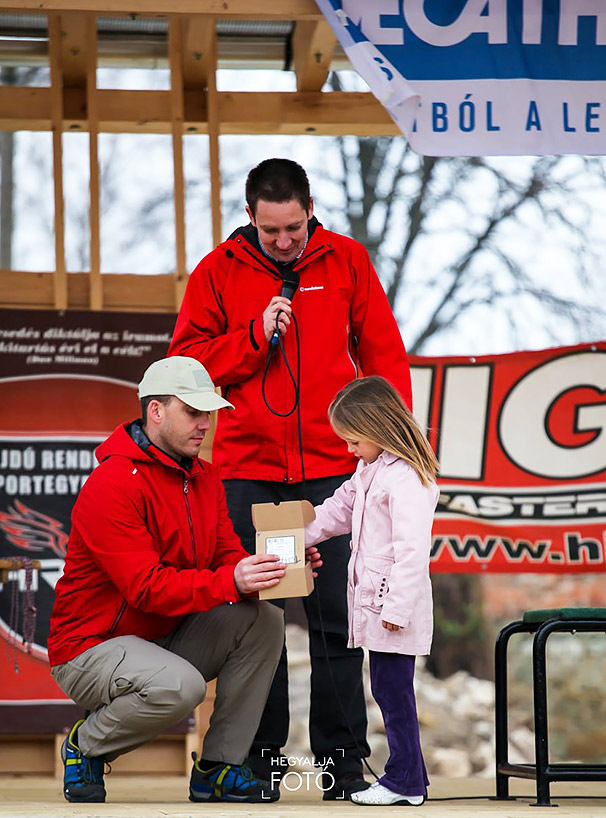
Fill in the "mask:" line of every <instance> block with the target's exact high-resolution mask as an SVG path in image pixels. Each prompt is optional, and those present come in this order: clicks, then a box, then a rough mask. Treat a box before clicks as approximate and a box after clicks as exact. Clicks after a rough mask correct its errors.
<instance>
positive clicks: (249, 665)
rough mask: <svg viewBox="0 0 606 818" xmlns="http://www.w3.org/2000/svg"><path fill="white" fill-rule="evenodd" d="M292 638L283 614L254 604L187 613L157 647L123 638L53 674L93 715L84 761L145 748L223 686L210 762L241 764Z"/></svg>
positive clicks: (83, 744)
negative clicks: (212, 688)
mask: <svg viewBox="0 0 606 818" xmlns="http://www.w3.org/2000/svg"><path fill="white" fill-rule="evenodd" d="M283 641H284V616H283V613H282V611H281V610H280V609H279V608H277V607H276V606H275V605H271V604H270V603H268V602H259V601H258V600H256V599H246V600H243V601H241V602H238V603H237V604H235V605H229V604H226V605H220V606H219V607H216V608H213V609H212V610H210V611H207V612H204V613H198V614H191V615H190V616H186V617H185V618H184V619H183V621H182V622H181V623H180V624H179V625H178V627H177V628H176V629H175V630H174V631H173V632H172V633H171V634H169V635H168V636H165V637H162V638H161V639H158V640H156V641H155V642H148V641H146V640H145V639H141V638H139V637H138V636H119V637H117V638H115V639H109V640H108V641H107V642H103V643H101V644H100V645H95V647H92V648H89V649H88V650H86V651H84V653H81V654H80V655H79V656H76V658H75V659H72V660H71V661H69V662H66V663H65V664H63V665H57V666H56V667H54V668H53V669H52V674H53V677H54V679H55V681H56V682H57V684H58V685H59V687H60V688H61V689H62V690H63V691H64V692H65V693H66V694H67V695H68V696H69V697H70V698H71V699H73V700H74V701H75V702H76V703H77V704H78V705H80V706H81V707H83V708H85V709H86V710H90V711H91V714H90V715H89V716H88V718H87V719H86V721H85V722H84V724H83V725H81V726H80V728H79V730H78V745H79V747H80V749H81V750H82V752H83V753H84V755H86V756H91V757H93V758H94V757H99V756H104V757H105V758H106V760H107V761H112V760H113V759H115V758H117V757H118V756H120V755H122V754H123V753H128V752H129V751H130V750H134V749H135V748H136V747H140V746H141V745H142V744H146V743H147V742H148V741H151V740H152V739H153V738H155V737H156V736H158V735H159V734H160V733H162V732H163V731H164V730H165V729H166V728H168V727H171V726H172V725H174V724H176V723H177V722H179V721H180V720H181V719H183V718H185V717H186V716H187V714H188V713H190V712H191V711H192V710H193V708H194V707H196V705H198V704H200V702H201V701H203V699H204V696H205V694H206V682H207V681H210V680H212V679H216V680H217V691H216V700H215V707H214V711H213V714H212V717H211V720H210V727H209V729H208V732H207V733H206V736H205V738H204V746H203V752H202V755H203V757H204V758H206V759H209V760H212V761H224V762H230V763H232V764H241V763H242V762H243V761H244V759H245V758H246V756H247V754H248V750H249V747H250V745H251V744H252V740H253V738H254V736H255V732H256V730H257V727H258V725H259V721H260V720H261V714H262V712H263V708H264V706H265V702H266V700H267V696H268V693H269V688H270V686H271V682H272V679H273V676H274V672H275V669H276V666H277V664H278V659H279V657H280V653H281V650H282V645H283Z"/></svg>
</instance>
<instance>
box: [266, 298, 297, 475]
mask: <svg viewBox="0 0 606 818" xmlns="http://www.w3.org/2000/svg"><path fill="white" fill-rule="evenodd" d="M291 315H292V319H293V324H294V328H295V341H296V348H297V377H296V378H295V376H294V375H293V372H292V369H291V368H290V363H289V361H288V357H287V355H286V350H285V349H284V342H283V341H282V335H281V334H280V329H279V324H278V318H279V316H280V311H278V314H277V315H276V330H275V331H276V332H277V333H278V350H279V353H280V355H281V356H282V358H283V360H284V365H285V366H286V371H287V372H288V377H289V378H290V381H291V383H292V385H293V390H294V401H293V404H292V406H291V407H290V409H289V410H288V411H287V412H278V410H277V409H274V407H273V406H272V405H271V403H270V402H269V399H268V397H267V392H266V383H267V373H268V371H269V365H270V363H271V359H272V356H273V354H274V350H275V347H272V346H271V345H270V347H269V352H268V354H267V360H266V361H265V369H264V370H263V377H262V379H261V395H262V397H263V402H264V403H265V405H266V406H267V408H268V409H269V411H270V412H271V414H272V415H275V416H276V417H279V418H288V417H290V416H291V415H292V414H293V412H295V411H296V413H297V431H298V436H299V457H300V458H301V482H302V484H303V491H305V486H306V483H305V463H304V460H303V433H302V429H301V341H300V338H299V324H298V323H297V318H296V316H295V314H294V312H292V313H291Z"/></svg>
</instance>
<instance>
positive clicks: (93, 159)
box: [86, 14, 103, 310]
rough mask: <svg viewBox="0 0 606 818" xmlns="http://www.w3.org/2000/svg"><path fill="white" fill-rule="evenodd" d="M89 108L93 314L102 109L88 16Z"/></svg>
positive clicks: (93, 28) (98, 295) (98, 282)
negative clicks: (99, 103)
mask: <svg viewBox="0 0 606 818" xmlns="http://www.w3.org/2000/svg"><path fill="white" fill-rule="evenodd" d="M86 108H87V118H88V139H89V143H88V146H89V164H90V170H89V189H90V208H89V220H90V290H89V302H90V308H91V310H102V309H103V281H102V279H101V239H100V230H101V224H100V208H99V202H100V194H99V108H98V98H97V18H96V15H94V14H89V15H88V16H87V20H86Z"/></svg>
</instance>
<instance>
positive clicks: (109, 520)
mask: <svg viewBox="0 0 606 818" xmlns="http://www.w3.org/2000/svg"><path fill="white" fill-rule="evenodd" d="M139 397H140V399H141V406H142V420H136V421H134V422H132V423H125V424H123V425H122V426H119V427H118V428H117V429H116V430H115V431H114V432H113V434H112V435H111V436H110V437H109V438H108V439H107V440H106V441H105V442H104V443H102V444H101V446H99V448H98V449H97V452H96V454H97V459H98V460H99V464H100V465H99V466H98V467H97V468H96V469H95V470H94V471H93V473H92V474H91V476H90V477H89V479H88V480H87V482H86V484H85V485H84V487H83V488H82V490H81V492H80V494H79V496H78V499H77V501H76V503H75V505H74V509H73V513H72V528H71V533H70V538H69V543H68V548H67V556H66V561H65V571H64V574H63V576H62V577H61V579H60V580H59V582H58V583H57V588H56V599H55V604H54V607H53V613H52V617H51V628H50V636H49V639H48V653H49V660H50V664H51V667H52V674H53V677H54V678H55V680H56V681H57V683H58V684H59V686H60V687H61V688H62V689H63V691H64V692H65V693H66V694H67V695H68V696H69V697H70V698H72V699H74V701H75V702H76V703H77V704H79V705H80V706H82V707H83V708H85V709H86V710H88V711H90V714H89V715H88V716H87V717H86V718H85V719H82V720H80V721H79V722H77V724H75V725H74V727H73V729H72V730H71V732H70V734H69V736H68V737H67V738H66V740H65V742H64V744H63V748H62V757H63V762H64V765H65V776H64V794H65V797H66V799H67V800H68V801H75V802H88V801H92V802H96V801H104V800H105V787H104V781H103V773H104V764H105V762H106V761H112V760H113V759H114V758H116V757H117V756H119V755H122V754H123V753H126V752H128V751H130V750H133V749H135V748H136V747H138V746H140V745H142V744H145V743H146V742H148V741H150V740H151V739H153V738H155V737H156V736H157V735H159V734H160V733H161V732H163V731H164V730H165V729H166V728H168V727H170V726H172V725H174V724H176V723H177V722H179V721H180V720H181V719H183V718H185V716H186V715H187V714H188V713H190V712H191V710H192V709H193V708H194V707H196V705H198V704H199V703H200V702H201V701H202V700H203V699H204V695H205V691H206V682H207V681H209V680H211V679H215V678H216V679H217V696H216V702H215V707H214V712H213V716H212V719H211V723H210V728H209V730H208V732H207V734H206V736H205V739H204V748H203V753H202V758H201V759H200V760H198V759H197V758H196V755H195V754H194V765H193V768H192V774H191V781H190V799H191V800H192V801H237V802H242V801H243V802H257V801H263V800H276V799H277V798H278V796H279V792H278V791H274V790H272V788H271V787H270V786H269V784H266V783H265V782H262V781H259V780H257V779H255V777H254V776H253V774H252V773H251V771H250V769H249V768H248V767H246V766H245V765H244V764H243V762H244V759H245V757H246V755H247V753H248V750H249V747H250V745H251V742H252V740H253V737H254V735H255V731H256V729H257V726H258V724H259V720H260V718H261V714H262V711H263V706H264V704H265V701H266V698H267V694H268V691H269V688H270V684H271V681H272V678H273V675H274V671H275V668H276V665H277V663H278V659H279V656H280V651H281V648H282V642H283V635H284V627H283V621H282V615H281V613H280V611H278V610H277V609H276V608H275V607H274V606H272V605H270V604H269V603H268V602H260V601H259V600H258V599H254V598H252V596H254V595H256V594H257V592H258V591H259V590H261V589H262V588H268V587H271V586H272V585H275V584H276V583H277V582H278V581H279V579H280V577H282V576H283V575H284V566H283V565H282V564H280V563H278V562H277V557H273V556H250V555H249V554H248V552H247V551H245V550H244V549H243V548H242V545H241V543H240V540H239V539H238V537H237V536H236V534H235V533H234V530H233V526H232V523H231V521H230V519H229V516H228V513H227V506H226V502H225V492H224V490H223V486H222V484H221V481H220V480H219V478H218V476H217V473H216V470H215V469H214V468H213V466H211V465H210V464H208V463H205V462H204V461H202V460H199V459H198V452H199V450H200V446H201V444H202V441H203V439H204V436H205V434H206V431H207V430H208V428H209V419H210V414H209V413H210V412H211V411H213V410H215V409H222V408H233V406H232V404H231V403H229V402H228V401H227V400H225V399H224V398H221V397H220V396H219V395H217V394H216V392H215V388H214V385H213V383H212V381H211V379H210V377H209V375H208V373H207V371H206V370H205V369H204V367H203V366H202V365H201V364H200V363H198V361H195V360H193V359H192V358H183V357H172V358H166V359H164V360H161V361H156V362H155V363H153V364H152V365H151V366H150V367H149V368H148V369H147V371H146V372H145V375H144V376H143V380H142V381H141V383H140V384H139Z"/></svg>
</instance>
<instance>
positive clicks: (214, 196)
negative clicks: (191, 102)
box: [206, 26, 221, 247]
mask: <svg viewBox="0 0 606 818" xmlns="http://www.w3.org/2000/svg"><path fill="white" fill-rule="evenodd" d="M213 28H214V29H215V30H214V32H213V37H212V44H211V51H210V54H211V56H210V66H209V71H208V89H207V92H206V97H207V101H206V107H207V111H208V161H209V166H210V211H211V216H212V229H213V244H214V245H215V247H216V246H217V245H218V244H219V243H220V242H221V162H220V155H219V128H220V124H219V123H220V121H221V114H220V113H219V99H218V97H219V95H218V93H217V32H216V27H215V26H213Z"/></svg>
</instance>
